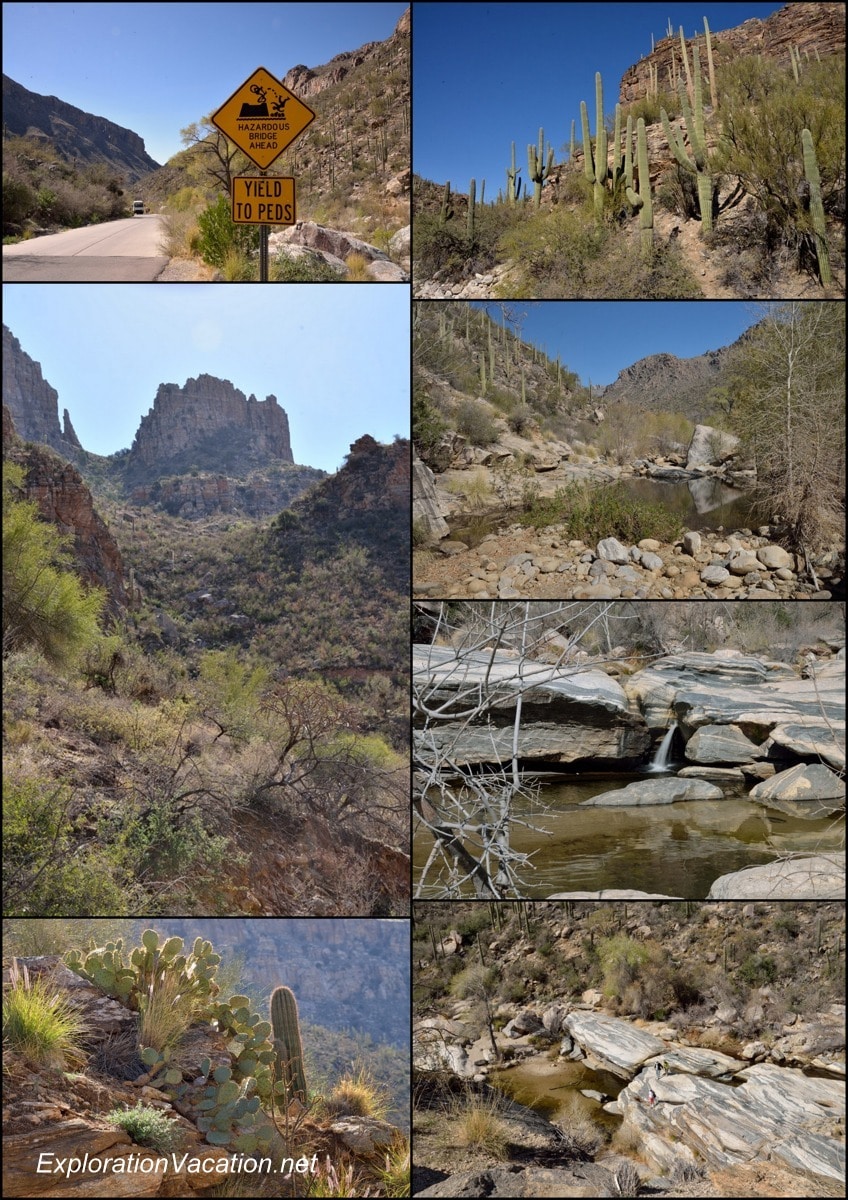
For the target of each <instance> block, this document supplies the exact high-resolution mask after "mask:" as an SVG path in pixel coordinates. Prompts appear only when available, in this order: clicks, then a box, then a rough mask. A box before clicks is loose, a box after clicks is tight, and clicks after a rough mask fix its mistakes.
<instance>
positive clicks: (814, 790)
mask: <svg viewBox="0 0 848 1200" xmlns="http://www.w3.org/2000/svg"><path fill="white" fill-rule="evenodd" d="M750 798H751V799H752V800H756V801H757V803H758V804H765V805H766V806H767V807H768V808H776V809H779V810H780V812H785V813H788V814H789V815H790V816H793V817H801V818H802V819H807V820H816V819H817V818H818V817H823V816H828V815H829V814H830V813H833V812H838V811H839V810H840V809H844V807H845V781H844V779H840V778H839V776H838V775H834V773H833V771H830V770H828V768H827V767H825V766H823V765H822V764H821V763H798V764H797V766H794V767H791V768H790V769H789V770H788V771H781V772H780V774H778V775H775V776H773V777H772V778H771V779H765V780H763V782H762V783H758V784H757V785H756V786H755V787H753V788H752V789H751V792H750Z"/></svg>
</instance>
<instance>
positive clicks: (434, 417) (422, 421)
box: [412, 385, 448, 466]
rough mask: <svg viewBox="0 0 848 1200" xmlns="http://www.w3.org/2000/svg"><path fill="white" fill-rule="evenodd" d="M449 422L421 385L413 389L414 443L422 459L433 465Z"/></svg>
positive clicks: (414, 386)
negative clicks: (433, 458)
mask: <svg viewBox="0 0 848 1200" xmlns="http://www.w3.org/2000/svg"><path fill="white" fill-rule="evenodd" d="M447 428H448V426H447V422H446V421H445V419H444V418H443V417H442V415H441V413H440V412H439V410H438V408H437V407H436V405H435V404H434V403H433V401H432V400H431V399H430V397H429V396H428V395H427V394H426V392H425V391H424V390H423V388H422V387H421V386H420V385H419V386H416V385H413V389H412V441H413V443H414V445H415V449H416V450H417V451H418V454H419V455H420V457H421V459H422V460H423V461H424V462H425V463H427V464H428V465H429V466H432V465H433V462H432V455H433V453H434V451H435V449H436V446H438V444H439V442H440V441H441V438H442V435H443V434H445V433H446V432H447Z"/></svg>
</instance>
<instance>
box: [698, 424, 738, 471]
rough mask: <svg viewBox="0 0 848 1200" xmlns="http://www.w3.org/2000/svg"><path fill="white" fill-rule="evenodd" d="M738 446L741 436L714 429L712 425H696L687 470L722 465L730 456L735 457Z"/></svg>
mask: <svg viewBox="0 0 848 1200" xmlns="http://www.w3.org/2000/svg"><path fill="white" fill-rule="evenodd" d="M738 446H739V438H738V437H734V435H733V434H732V433H724V432H722V431H721V430H719V429H713V427H712V426H711V425H696V426H695V430H694V432H693V434H692V440H691V442H690V443H689V450H688V452H687V455H686V470H687V471H691V470H693V468H695V467H713V466H720V465H721V463H723V462H726V461H727V459H728V458H733V455H734V454H735V453H736V450H737V448H738Z"/></svg>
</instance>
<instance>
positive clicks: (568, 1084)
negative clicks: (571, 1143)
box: [487, 1057, 626, 1129]
mask: <svg viewBox="0 0 848 1200" xmlns="http://www.w3.org/2000/svg"><path fill="white" fill-rule="evenodd" d="M487 1082H488V1083H490V1084H492V1086H493V1087H496V1088H497V1089H498V1091H501V1092H504V1093H505V1094H506V1095H507V1096H509V1097H510V1099H512V1100H515V1101H517V1102H518V1103H519V1104H524V1105H526V1107H527V1108H532V1109H534V1110H535V1111H536V1112H538V1113H541V1115H542V1116H543V1117H547V1119H548V1120H549V1121H556V1122H560V1121H563V1122H564V1123H565V1126H566V1127H567V1125H568V1119H569V1117H571V1116H572V1115H573V1114H574V1113H575V1112H576V1113H580V1114H581V1115H585V1116H587V1117H589V1118H590V1119H591V1120H592V1121H593V1122H595V1123H597V1124H599V1125H603V1126H605V1127H606V1128H608V1129H617V1128H618V1126H619V1125H620V1124H621V1117H617V1116H614V1115H613V1114H612V1113H607V1112H604V1109H603V1106H602V1105H601V1104H600V1103H599V1102H598V1101H597V1100H592V1099H591V1098H590V1097H589V1096H584V1095H582V1094H581V1088H585V1089H586V1090H591V1091H595V1092H602V1093H603V1094H604V1095H605V1096H608V1097H609V1098H610V1099H611V1100H614V1099H615V1098H616V1097H617V1096H618V1093H619V1092H620V1091H621V1089H622V1088H623V1087H625V1086H626V1081H625V1080H623V1079H619V1078H618V1076H617V1075H612V1074H610V1072H609V1071H592V1070H590V1069H589V1067H587V1066H586V1064H585V1063H582V1062H569V1061H568V1060H567V1059H562V1058H557V1059H553V1060H551V1059H549V1058H541V1057H540V1058H531V1059H526V1060H524V1061H523V1062H521V1063H519V1064H518V1065H517V1066H514V1067H508V1068H505V1069H504V1070H501V1071H490V1072H489V1074H488V1076H487Z"/></svg>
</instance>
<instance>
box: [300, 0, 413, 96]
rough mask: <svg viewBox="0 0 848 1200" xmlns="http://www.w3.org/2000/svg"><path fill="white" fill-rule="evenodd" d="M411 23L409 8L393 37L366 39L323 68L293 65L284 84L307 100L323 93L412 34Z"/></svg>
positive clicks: (396, 27)
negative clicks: (378, 51)
mask: <svg viewBox="0 0 848 1200" xmlns="http://www.w3.org/2000/svg"><path fill="white" fill-rule="evenodd" d="M410 25H411V21H410V10H409V9H407V10H406V12H405V13H403V14H402V15H401V17H400V20H399V21H398V23H397V25H396V26H395V28H394V32H393V33H392V36H391V37H390V38H388V39H387V41H386V42H366V43H365V45H364V46H360V47H359V48H358V49H357V50H346V51H343V52H342V53H341V54H337V55H336V56H335V57H334V58H331V59H330V61H329V62H328V63H327V64H326V65H325V66H322V67H314V68H312V67H306V66H304V65H303V64H302V63H299V64H298V65H297V66H296V67H291V68H290V70H288V71H287V72H286V74H285V75H284V77H283V87H286V88H288V90H289V91H290V92H294V94H295V95H296V96H298V97H299V98H300V99H301V100H308V99H309V97H310V96H317V95H320V93H321V92H323V91H324V90H325V89H326V88H328V87H332V86H333V85H334V84H337V83H341V81H342V80H343V79H344V78H345V76H346V75H348V74H349V73H350V71H351V70H353V69H354V68H355V67H359V66H362V65H363V64H365V65H366V66H367V64H368V62H369V61H370V60H371V59H372V58H373V56H374V51H375V50H376V49H378V48H379V47H381V46H384V45H391V43H393V42H401V41H403V40H405V39H407V38H408V37H409V33H410Z"/></svg>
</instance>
